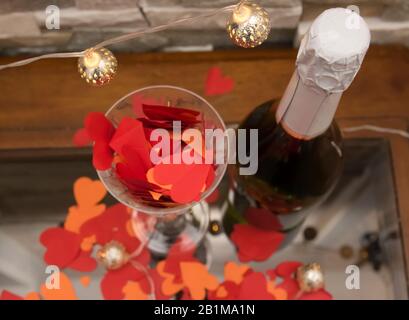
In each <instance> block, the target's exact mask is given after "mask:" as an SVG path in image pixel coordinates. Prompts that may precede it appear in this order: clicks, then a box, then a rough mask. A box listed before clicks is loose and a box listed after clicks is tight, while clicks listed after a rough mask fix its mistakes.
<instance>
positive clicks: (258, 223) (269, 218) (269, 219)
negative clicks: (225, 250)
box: [244, 207, 283, 231]
mask: <svg viewBox="0 0 409 320" xmlns="http://www.w3.org/2000/svg"><path fill="white" fill-rule="evenodd" d="M244 217H245V218H246V220H247V222H248V223H249V224H251V225H253V226H255V227H257V228H260V229H264V230H276V231H280V230H282V228H283V226H282V224H281V223H280V220H278V218H277V216H276V215H275V214H274V213H272V212H271V211H269V210H267V209H264V208H254V207H250V208H248V209H247V210H246V212H245V213H244Z"/></svg>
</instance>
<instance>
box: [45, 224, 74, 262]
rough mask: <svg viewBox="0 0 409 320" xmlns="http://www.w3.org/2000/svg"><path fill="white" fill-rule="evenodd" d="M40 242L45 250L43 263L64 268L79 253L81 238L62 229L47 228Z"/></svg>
mask: <svg viewBox="0 0 409 320" xmlns="http://www.w3.org/2000/svg"><path fill="white" fill-rule="evenodd" d="M40 242H41V244H42V245H44V246H45V247H46V248H47V251H46V252H45V254H44V261H45V262H46V263H47V264H50V265H57V266H58V267H60V268H65V267H66V266H68V265H69V264H71V263H72V262H73V261H74V260H75V259H76V258H77V257H78V255H79V253H80V244H81V238H80V237H79V236H78V234H76V233H74V232H70V231H67V230H65V229H63V228H49V229H46V230H45V231H43V233H41V235H40Z"/></svg>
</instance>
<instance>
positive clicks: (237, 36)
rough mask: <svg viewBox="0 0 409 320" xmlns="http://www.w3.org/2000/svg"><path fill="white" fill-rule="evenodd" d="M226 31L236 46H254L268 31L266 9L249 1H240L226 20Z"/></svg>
mask: <svg viewBox="0 0 409 320" xmlns="http://www.w3.org/2000/svg"><path fill="white" fill-rule="evenodd" d="M226 28H227V33H228V34H229V37H230V39H231V40H232V41H233V42H234V43H235V44H236V45H238V46H240V47H244V48H254V47H256V46H258V45H260V44H262V43H263V42H264V41H265V40H266V39H267V37H268V34H269V33H270V28H271V25H270V18H269V16H268V13H267V11H266V10H264V9H263V8H262V7H260V6H259V5H257V4H255V3H253V2H251V1H244V2H240V3H239V4H238V5H237V7H236V8H235V9H234V10H233V12H232V14H231V16H230V19H229V20H228V22H227V27H226Z"/></svg>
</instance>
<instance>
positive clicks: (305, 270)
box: [296, 263, 324, 292]
mask: <svg viewBox="0 0 409 320" xmlns="http://www.w3.org/2000/svg"><path fill="white" fill-rule="evenodd" d="M296 279H297V282H298V285H299V286H300V289H301V290H302V291H304V292H314V291H317V290H320V289H322V288H324V274H323V273H322V270H321V266H320V265H319V264H318V263H309V264H305V265H303V266H300V267H299V268H298V269H297V273H296Z"/></svg>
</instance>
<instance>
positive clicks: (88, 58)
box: [78, 48, 118, 86]
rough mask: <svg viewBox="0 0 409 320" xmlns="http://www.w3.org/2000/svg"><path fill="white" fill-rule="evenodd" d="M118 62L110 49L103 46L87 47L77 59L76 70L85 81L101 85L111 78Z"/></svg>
mask: <svg viewBox="0 0 409 320" xmlns="http://www.w3.org/2000/svg"><path fill="white" fill-rule="evenodd" d="M117 68H118V62H117V60H116V58H115V56H114V55H113V53H112V52H111V51H109V50H108V49H105V48H99V49H94V48H91V49H88V50H87V51H85V53H84V55H83V56H82V57H80V58H79V59H78V72H79V73H80V75H81V78H83V79H85V81H87V83H89V84H91V85H95V86H102V85H104V84H107V83H108V82H110V81H111V80H112V78H113V77H114V75H115V73H116V71H117Z"/></svg>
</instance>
